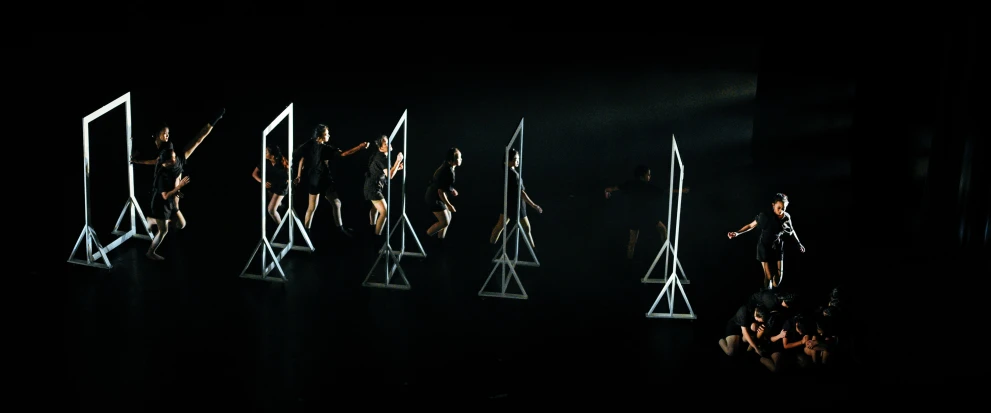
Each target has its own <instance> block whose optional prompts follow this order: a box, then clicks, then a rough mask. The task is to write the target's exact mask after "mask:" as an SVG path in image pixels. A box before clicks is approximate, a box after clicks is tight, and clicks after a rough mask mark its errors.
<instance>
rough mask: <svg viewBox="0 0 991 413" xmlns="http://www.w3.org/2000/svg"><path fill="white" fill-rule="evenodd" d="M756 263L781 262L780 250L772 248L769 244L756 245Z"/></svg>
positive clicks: (759, 243)
mask: <svg viewBox="0 0 991 413" xmlns="http://www.w3.org/2000/svg"><path fill="white" fill-rule="evenodd" d="M757 261H759V262H778V261H781V250H780V249H776V248H774V247H772V245H771V244H764V243H762V242H758V243H757Z"/></svg>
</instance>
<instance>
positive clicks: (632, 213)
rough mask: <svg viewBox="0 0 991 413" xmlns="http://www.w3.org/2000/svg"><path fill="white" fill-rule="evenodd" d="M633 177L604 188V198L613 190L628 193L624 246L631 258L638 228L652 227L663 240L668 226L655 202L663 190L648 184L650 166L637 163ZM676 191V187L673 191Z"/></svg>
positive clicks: (686, 190)
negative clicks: (625, 242)
mask: <svg viewBox="0 0 991 413" xmlns="http://www.w3.org/2000/svg"><path fill="white" fill-rule="evenodd" d="M633 176H634V179H631V180H629V181H626V182H625V183H623V184H621V185H617V186H611V187H609V188H606V199H609V198H610V197H611V196H612V193H613V192H617V191H623V192H625V193H629V194H630V200H629V206H628V211H627V213H626V219H627V220H628V221H627V222H628V224H627V225H628V226H629V229H630V242H629V243H628V244H627V246H626V258H627V259H633V251H634V249H635V248H636V246H637V239H638V238H639V237H640V230H642V229H647V228H651V227H654V228H656V229H657V232H658V233H660V234H661V237H662V238H664V239H665V240H666V239H667V236H668V228H667V227H666V226H664V222H663V221H661V219H660V217H659V216H658V215H659V211H660V210H661V209H660V208H658V207H657V206H656V203H657V202H658V201H659V200H660V199H661V195H662V194H664V193H665V191H664V190H662V189H660V188H658V187H656V186H654V185H651V184H650V168H648V167H647V166H646V165H638V166H637V167H636V168H634V169H633ZM673 192H674V193H678V192H679V191H678V190H677V189H676V190H674V191H673ZM680 192H681V193H688V188H684V189H683V190H681V191H680Z"/></svg>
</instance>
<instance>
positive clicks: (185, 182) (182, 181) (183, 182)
mask: <svg viewBox="0 0 991 413" xmlns="http://www.w3.org/2000/svg"><path fill="white" fill-rule="evenodd" d="M186 185H189V177H188V176H184V177H182V179H180V180H179V183H178V184H176V186H175V187H176V189H179V188H182V187H184V186H186Z"/></svg>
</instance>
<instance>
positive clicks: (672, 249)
mask: <svg viewBox="0 0 991 413" xmlns="http://www.w3.org/2000/svg"><path fill="white" fill-rule="evenodd" d="M676 159H677V161H678V167H679V174H678V175H679V176H678V212H677V215H676V216H675V221H674V223H675V224H674V244H673V246H671V245H672V244H670V243H668V242H667V241H665V244H664V247H661V251H660V252H658V253H657V257H656V258H654V264H653V265H651V266H650V270H647V276H650V271H652V270H653V269H654V265H656V264H657V261H658V260H660V258H661V254H663V253H664V252H665V250H667V251H668V252H669V253H671V254H674V265H672V266H671V275H669V276H668V277H667V280H666V281H665V282H664V288H662V289H661V292H660V293H659V294H657V299H656V300H654V305H652V306H650V310H649V311H647V318H680V319H689V320H694V319H695V318H696V317H695V311H694V310H692V304H691V303H690V302H689V301H688V295H687V294H685V287H683V286H682V284H687V282H682V281H681V279H680V278H679V277H678V272H677V270H678V269H681V264H680V263H679V261H678V240H679V239H680V236H679V235H680V233H681V195H682V191H683V190H684V188H685V164H684V163H683V162H682V161H681V151H679V150H678V142H677V141H676V140H675V138H674V135H671V195H670V196H673V195H674V161H675V160H676ZM670 196H669V198H668V199H669V200H670ZM670 223H671V207H670V201H669V202H668V224H669V225H670ZM669 231H670V229H669ZM665 247H668V248H665ZM664 270H665V271H667V259H665V267H664ZM682 272H684V270H682ZM647 276H645V277H644V279H645V280H646V279H647ZM675 288H677V289H678V291H679V292H681V298H683V299H685V304H686V305H688V313H687V314H684V313H680V314H676V313H675V312H674V290H675ZM665 294H667V297H668V312H667V313H655V312H654V309H656V308H657V304H658V303H660V302H661V298H662V297H664V295H665Z"/></svg>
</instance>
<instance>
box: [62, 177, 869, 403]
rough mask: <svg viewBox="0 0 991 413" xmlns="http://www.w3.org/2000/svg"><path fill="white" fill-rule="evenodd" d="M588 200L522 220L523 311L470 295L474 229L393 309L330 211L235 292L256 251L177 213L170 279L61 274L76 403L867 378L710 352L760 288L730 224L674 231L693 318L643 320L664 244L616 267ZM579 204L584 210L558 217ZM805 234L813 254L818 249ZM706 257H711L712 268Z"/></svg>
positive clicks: (836, 385) (456, 231) (133, 258)
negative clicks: (653, 265) (277, 263)
mask: <svg viewBox="0 0 991 413" xmlns="http://www.w3.org/2000/svg"><path fill="white" fill-rule="evenodd" d="M823 185H828V183H824V184H823ZM596 193H597V192H596ZM690 195H691V196H695V197H696V198H697V199H696V200H695V201H698V200H701V199H705V197H706V196H708V195H707V194H706V191H705V190H694V192H693V193H691V194H690ZM588 198H589V199H581V197H578V198H561V199H559V200H557V201H555V200H554V199H547V200H545V201H543V204H542V206H543V207H544V209H545V211H547V212H545V214H544V215H542V216H537V214H535V213H531V219H532V222H533V225H534V231H535V237H536V240H537V242H538V256H539V258H540V260H541V262H542V264H543V266H542V267H540V268H527V267H521V268H520V269H519V272H520V274H521V278H522V281H523V283H524V285H525V287H526V289H527V292H528V293H529V295H530V298H529V300H526V301H518V300H511V299H498V298H486V299H482V298H480V297H478V295H477V292H478V289H479V287H480V286H481V284H482V282H483V280H484V277H485V276H486V275H487V274H488V272H489V270H490V269H491V264H490V263H489V262H488V260H489V259H491V256H492V255H493V254H494V252H495V248H494V247H491V246H489V245H488V244H487V242H486V236H487V234H488V231H489V229H490V227H489V225H490V224H491V223H490V222H489V221H490V220H489V219H484V218H485V216H484V214H481V215H479V216H478V218H477V219H470V218H466V219H462V220H455V221H454V222H453V223H452V226H451V228H450V230H449V233H448V237H449V239H448V240H447V242H446V243H445V244H444V245H437V244H436V242H431V241H432V240H427V239H425V240H423V241H424V245H425V248H426V250H427V253H428V254H429V256H428V258H427V259H425V260H421V259H408V261H404V262H403V267H404V269H405V271H406V273H407V274H408V276H409V279H410V281H411V283H412V287H413V288H412V289H411V290H410V291H395V290H383V289H375V288H364V287H362V286H361V282H362V280H363V278H364V276H365V275H366V273H367V272H368V270H369V269H370V266H371V264H372V262H373V260H374V255H373V251H374V250H375V249H376V247H377V246H378V244H376V243H375V241H373V240H372V236H371V234H370V229H369V227H367V226H364V227H358V228H356V233H358V234H359V236H358V237H356V238H355V239H354V240H352V241H350V242H347V241H343V240H341V239H340V237H339V236H336V235H332V234H333V233H331V232H330V227H329V226H330V222H329V221H330V216H329V212H330V211H329V209H325V210H318V213H317V214H318V220H317V221H315V222H316V223H315V227H314V230H313V232H314V237H315V240H314V242H315V244H316V246H317V252H315V253H313V254H306V253H302V252H292V253H290V255H289V256H288V257H287V258H286V259H285V260H284V261H283V265H284V268H285V269H286V271H287V272H288V274H289V277H290V279H291V282H289V283H287V284H279V283H268V282H263V281H255V280H247V279H240V278H238V273H239V271H240V269H241V268H242V266H243V265H244V264H245V260H246V259H247V258H248V256H249V254H250V252H251V247H252V246H253V245H254V243H255V242H257V239H258V236H257V235H252V234H254V233H255V232H253V231H249V230H244V229H243V228H242V229H241V230H240V231H237V228H238V225H237V223H235V222H228V221H221V220H218V217H216V216H213V217H211V216H209V215H207V214H208V213H207V209H206V208H207V207H206V206H202V205H200V206H195V205H196V199H195V198H192V197H187V199H184V200H183V201H182V202H184V203H186V206H184V211H185V214H186V217H187V219H188V220H189V223H190V224H189V227H187V228H186V229H184V230H181V231H172V232H170V234H169V236H168V238H167V240H166V242H165V244H164V245H163V247H162V248H161V249H160V250H159V252H160V253H161V254H162V255H164V256H165V257H166V258H167V261H164V262H150V261H148V260H146V259H145V258H144V256H143V253H144V251H145V249H146V246H147V241H142V240H131V241H128V242H127V243H125V244H124V246H123V247H121V248H119V249H118V250H116V251H114V252H112V253H111V257H112V259H113V263H114V266H115V267H114V269H113V270H112V271H111V272H109V273H108V272H106V271H100V270H96V269H91V268H87V267H82V266H75V265H67V266H68V267H69V268H68V270H67V271H68V273H69V274H68V275H69V277H68V283H69V287H70V288H69V295H70V296H69V299H68V302H69V304H68V305H67V308H66V314H65V316H66V328H67V332H66V334H67V346H66V348H67V351H68V355H67V356H68V357H69V359H70V371H71V372H73V375H74V385H75V386H76V390H77V392H78V395H79V397H80V398H81V400H82V403H83V404H84V405H97V404H100V405H105V403H106V401H107V400H131V399H136V400H140V401H147V402H152V401H156V400H161V401H177V400H183V401H184V400H190V399H192V398H196V397H207V398H209V399H212V400H218V401H219V402H222V403H225V404H226V403H235V404H237V403H247V404H250V405H252V406H266V407H272V408H281V407H284V406H306V407H310V406H314V405H319V406H323V405H327V404H329V403H332V402H337V401H339V400H343V399H362V398H364V397H366V396H367V397H372V399H371V400H385V399H390V400H391V399H396V400H404V399H417V400H450V399H452V398H453V399H461V398H467V399H473V400H477V401H482V402H485V401H487V400H488V401H492V402H513V401H523V400H532V399H534V398H537V399H557V398H567V399H572V400H587V399H589V398H599V397H601V398H611V397H614V396H620V395H626V396H624V397H633V398H637V397H640V396H646V397H654V396H657V395H660V394H664V393H666V392H668V390H665V388H663V387H657V386H656V385H657V384H661V383H670V384H674V385H675V387H674V388H675V389H678V390H677V391H678V392H681V393H682V394H685V395H686V396H690V397H689V398H690V399H692V400H696V401H707V400H711V398H710V396H709V395H710V394H719V392H721V391H722V390H720V386H719V383H720V382H723V383H725V382H730V383H735V384H733V385H732V386H733V387H734V388H736V389H738V390H740V391H743V390H744V389H747V388H749V386H751V385H752V386H754V387H753V388H754V389H759V388H761V387H762V386H765V385H767V384H768V383H781V384H783V385H794V386H795V388H796V389H798V388H801V387H802V386H804V384H802V383H805V384H808V380H815V381H816V382H818V383H823V385H829V386H830V387H829V388H830V389H833V390H831V392H832V394H833V396H832V397H834V398H836V400H839V399H843V398H845V397H846V396H847V394H848V392H849V391H851V389H852V388H853V384H851V382H850V381H849V380H846V379H842V380H836V376H837V375H839V376H840V377H855V376H854V375H856V374H861V373H862V372H863V371H864V370H863V369H865V368H869V367H866V366H860V365H858V366H849V365H848V366H847V367H846V368H843V369H840V368H837V369H836V371H834V372H832V373H828V372H824V371H820V372H815V373H812V372H802V373H801V374H800V376H796V375H795V374H790V375H778V376H774V375H772V374H771V373H769V372H767V371H766V370H765V369H764V368H763V367H762V366H761V365H760V364H759V363H758V361H757V359H756V358H755V357H745V358H744V360H737V361H735V362H734V361H731V360H728V358H727V357H726V356H725V355H723V354H722V352H721V351H720V349H719V347H718V346H717V340H718V339H719V338H720V335H721V333H722V331H723V327H724V325H725V322H726V320H727V319H728V318H729V317H730V316H731V315H732V314H733V312H734V310H735V308H736V307H737V306H738V305H740V304H742V303H743V302H744V300H745V299H746V297H747V296H748V295H749V294H750V293H752V292H754V291H756V290H757V288H758V287H759V283H760V276H761V275H760V272H759V271H760V270H759V267H758V264H757V263H755V262H753V258H752V250H753V248H754V243H755V242H756V240H755V239H753V238H750V239H747V240H745V241H742V242H740V243H739V244H733V246H732V247H730V248H731V249H733V250H739V251H737V253H735V254H733V256H731V257H721V256H719V255H720V254H721V253H720V252H719V251H721V250H723V249H725V248H727V247H726V245H725V242H728V241H727V240H726V239H725V236H724V235H720V232H719V231H717V230H716V229H715V228H722V227H730V228H732V227H734V226H738V224H742V223H737V222H735V221H730V222H725V223H723V222H716V223H711V224H708V225H709V226H712V227H713V229H711V230H710V229H709V228H705V229H704V231H713V232H715V236H712V237H705V238H706V239H703V240H702V241H699V240H695V241H694V242H693V237H692V236H691V234H690V233H689V232H688V231H690V229H689V228H688V227H687V224H685V225H686V229H685V230H683V232H682V240H683V244H682V245H683V247H682V248H683V249H684V251H686V252H685V254H686V258H685V259H684V266H685V269H686V270H687V272H688V276H689V277H690V278H691V279H692V282H691V284H689V285H687V286H686V287H685V288H686V291H687V294H688V297H689V299H690V300H691V303H692V305H693V307H694V309H695V311H696V313H697V314H698V319H697V320H695V321H688V320H663V319H646V318H645V317H644V313H645V312H646V311H647V310H648V308H649V307H650V305H651V303H652V302H653V300H654V299H655V298H656V295H657V294H658V292H659V291H660V289H661V285H659V284H642V283H641V282H640V281H639V279H640V278H641V277H642V276H643V273H644V271H645V269H646V267H647V265H648V264H649V261H650V260H651V259H652V258H653V256H654V254H656V252H657V251H658V248H659V244H658V240H657V239H649V238H648V239H646V240H644V241H642V242H641V246H640V248H639V251H638V255H639V257H638V258H637V259H636V260H635V262H634V263H633V264H629V263H627V261H626V260H625V259H624V253H625V244H624V242H625V237H626V234H625V232H624V230H623V229H622V227H620V226H618V224H617V225H613V224H614V222H612V221H611V220H610V218H609V217H610V216H612V215H611V214H613V213H614V212H615V211H614V210H613V209H611V208H613V207H612V206H611V205H610V204H608V203H606V202H605V201H602V202H597V201H596V200H593V199H591V198H592V195H588ZM687 199H689V198H686V205H689V207H690V204H689V203H687V202H688V201H687ZM353 203H354V204H357V202H353ZM575 204H586V205H589V207H587V208H584V209H578V208H569V205H575ZM349 206H350V205H348V204H345V214H346V215H350V219H351V220H352V221H355V222H357V223H359V224H360V221H359V219H360V218H361V216H359V215H363V214H364V212H365V209H364V207H363V206H360V207H359V206H353V207H350V209H348V207H349ZM825 206H828V205H824V207H825ZM297 208H299V207H297ZM324 208H326V207H324ZM112 209H113V208H112ZM550 211H553V214H552V213H551V212H550ZM468 216H469V217H470V216H472V215H470V214H469V215H468ZM411 219H412V221H413V225H414V226H416V227H417V228H418V229H420V230H422V229H423V228H425V227H426V226H428V225H429V224H430V223H431V222H430V221H429V219H427V217H424V216H423V215H419V214H411ZM797 219H798V218H796V220H797ZM256 222H257V220H255V219H252V220H251V221H250V222H249V223H248V224H245V225H249V228H254V227H255V225H257V224H256ZM797 222H801V221H797ZM578 223H587V225H589V226H595V227H596V228H597V229H596V230H595V232H590V231H587V230H586V229H583V228H582V226H583V225H586V224H578ZM600 227H602V228H605V229H601V228H600ZM610 227H611V229H610ZM798 228H801V227H798ZM596 234H605V235H596ZM686 234H688V235H686ZM722 234H725V232H722ZM804 235H805V236H806V237H808V239H807V240H806V241H805V243H806V245H807V246H809V248H810V253H811V251H812V250H811V248H812V247H813V246H815V245H819V244H820V241H815V240H813V238H811V234H804ZM101 237H104V238H101V239H102V240H103V242H104V243H107V242H109V240H112V239H113V238H111V237H110V236H109V235H108V234H105V233H103V232H101ZM686 240H687V241H686ZM705 242H709V243H719V244H718V245H721V247H719V249H713V251H710V252H711V254H710V253H707V252H706V251H705V249H704V244H705ZM690 249H694V251H693V252H691V253H689V252H687V251H689V250H690ZM740 257H743V258H740ZM808 257H814V255H809V256H807V257H803V259H809V258H808ZM794 265H796V266H798V267H799V268H798V269H796V270H795V272H794V273H792V275H790V276H792V277H794V279H791V280H789V279H787V278H786V282H785V284H787V283H788V281H792V282H793V283H794V284H796V285H799V284H800V285H802V286H803V287H808V289H809V291H811V292H814V293H815V294H816V298H818V297H820V296H824V295H825V294H827V293H828V290H827V289H826V288H828V286H829V282H828V281H825V282H812V281H808V280H807V281H808V282H799V280H800V277H807V278H813V277H818V276H819V275H820V274H818V273H816V271H815V270H814V268H815V266H814V265H810V264H808V263H806V264H798V263H796V264H794ZM679 301H680V300H679ZM662 307H663V306H662ZM677 309H678V310H680V309H681V308H680V307H679V308H677ZM851 364H853V363H851ZM850 370H853V371H850ZM745 377H755V378H758V380H757V381H748V380H747V379H746V378H745ZM797 377H801V379H798V378H797ZM640 390H645V391H646V392H640ZM366 400H367V399H366ZM122 402H123V401H122Z"/></svg>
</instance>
